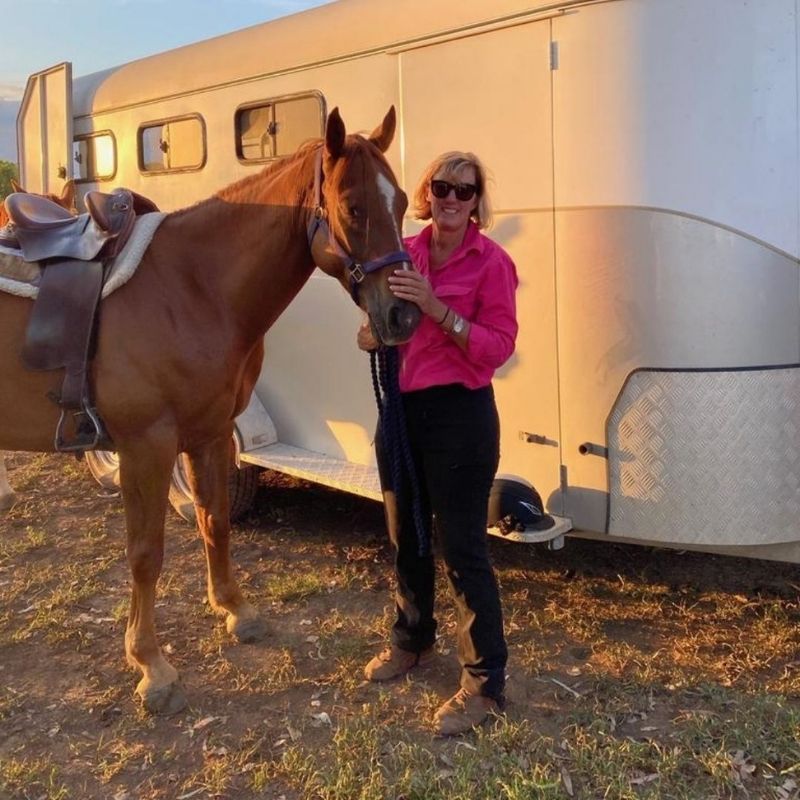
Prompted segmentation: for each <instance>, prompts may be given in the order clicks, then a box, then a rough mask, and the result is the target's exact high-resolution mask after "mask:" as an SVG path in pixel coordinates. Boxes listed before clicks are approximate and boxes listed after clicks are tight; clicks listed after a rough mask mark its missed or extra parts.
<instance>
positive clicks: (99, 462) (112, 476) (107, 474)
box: [83, 450, 119, 489]
mask: <svg viewBox="0 0 800 800" xmlns="http://www.w3.org/2000/svg"><path fill="white" fill-rule="evenodd" d="M83 455H84V458H85V459H86V466H87V467H89V472H91V473H92V477H93V478H94V479H95V480H96V481H97V482H98V483H99V484H100V485H101V486H102V487H103V488H104V489H119V458H118V457H117V454H116V453H112V452H111V451H110V450H89V451H87V452H86V453H84V454H83Z"/></svg>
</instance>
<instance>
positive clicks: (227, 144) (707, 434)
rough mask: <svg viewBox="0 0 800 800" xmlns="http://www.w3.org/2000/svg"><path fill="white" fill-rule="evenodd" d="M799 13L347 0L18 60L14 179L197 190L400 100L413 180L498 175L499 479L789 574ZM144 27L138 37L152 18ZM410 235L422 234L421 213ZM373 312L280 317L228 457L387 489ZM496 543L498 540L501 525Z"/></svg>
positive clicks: (637, 0) (319, 306) (797, 489)
mask: <svg viewBox="0 0 800 800" xmlns="http://www.w3.org/2000/svg"><path fill="white" fill-rule="evenodd" d="M799 12H800V0H562V2H560V3H555V2H548V0H495V2H493V3H485V2H483V1H482V0H437V2H430V1H429V0H401V1H400V2H397V1H396V0H339V2H334V3H332V4H330V5H325V6H322V7H319V8H316V9H314V10H311V11H306V12H303V13H299V14H295V15H292V16H289V17H285V18H282V19H278V20H275V21H272V22H268V23H264V24H261V25H256V26H253V27H250V28H247V29H244V30H241V31H238V32H235V33H231V34H227V35H224V36H219V37H216V38H213V39H209V40H207V41H202V42H198V43H196V44H192V45H189V46H186V47H181V48H178V49H175V50H171V51H168V52H165V53H161V54H159V55H155V56H152V57H148V58H144V59H140V60H137V61H133V62H131V63H127V64H122V65H120V66H118V67H114V68H112V69H108V70H105V71H102V72H98V73H95V74H92V75H87V76H83V77H77V78H75V79H73V78H72V75H71V67H70V64H69V63H62V64H59V65H58V66H55V67H53V68H51V69H47V70H44V71H42V72H39V73H36V74H34V75H32V76H31V77H30V79H29V81H28V85H27V88H26V91H25V95H24V99H23V102H22V105H21V109H20V113H19V117H18V147H19V167H20V171H21V178H22V183H23V185H25V187H26V188H27V189H28V190H31V191H37V192H60V191H61V189H62V187H63V184H64V181H65V180H68V179H70V178H74V179H75V180H76V182H77V185H78V188H79V195H82V194H84V193H85V192H86V191H88V190H90V189H100V190H105V191H108V190H110V189H111V188H114V187H117V186H125V187H127V188H129V189H132V190H134V191H136V192H139V193H141V194H143V195H146V196H148V197H150V198H152V199H153V200H154V201H155V202H156V203H157V204H158V205H159V206H160V207H161V208H162V209H164V210H172V209H176V208H179V207H182V206H185V205H188V204H191V203H193V202H195V201H197V200H199V199H201V198H203V197H205V196H208V195H210V194H211V193H212V192H213V191H215V190H217V189H219V188H221V187H222V186H223V185H226V184H228V183H231V182H232V181H234V180H236V179H239V178H241V177H243V176H246V175H248V174H250V173H251V172H253V171H255V170H259V169H261V168H262V167H263V166H264V164H267V163H270V161H271V160H273V159H275V158H279V157H281V156H283V155H285V154H289V153H291V152H293V151H294V150H296V148H297V147H298V146H299V145H300V144H301V143H302V142H304V141H305V140H307V139H309V138H312V137H315V136H320V135H321V133H322V130H323V128H322V126H323V123H324V120H325V117H326V113H327V111H328V110H330V109H332V108H333V107H334V106H339V107H341V108H342V110H343V113H344V114H345V115H346V117H347V120H348V122H349V125H350V127H351V129H353V128H355V129H358V128H368V127H369V126H371V125H373V124H374V121H375V120H376V119H380V118H381V117H382V115H383V114H384V113H385V112H386V109H387V108H388V107H389V106H390V105H394V106H395V107H396V109H397V111H398V135H397V137H396V138H395V143H394V144H393V145H392V147H391V149H390V151H389V152H388V154H387V155H388V158H389V161H390V163H391V165H392V167H393V169H394V170H395V173H396V175H397V176H398V180H399V181H400V183H401V185H403V186H404V187H405V189H406V191H407V192H409V193H410V192H411V190H412V189H413V187H414V184H415V181H416V180H417V178H418V176H419V175H420V174H421V172H422V170H423V168H424V167H425V166H426V165H427V163H429V162H430V160H431V159H432V158H433V157H434V156H436V155H438V154H439V153H441V152H443V151H445V150H453V149H461V150H471V151H474V152H475V153H477V154H478V155H479V156H480V157H481V158H482V159H483V160H484V161H485V162H486V164H487V165H488V167H489V169H490V171H491V173H492V174H493V183H492V185H491V191H492V199H493V203H494V206H495V226H494V228H493V229H492V230H491V231H490V235H491V236H492V237H494V238H495V239H496V240H497V241H499V242H501V243H502V245H503V246H504V247H505V248H506V249H507V250H508V252H509V253H510V254H511V256H512V257H513V259H514V261H515V263H516V264H517V268H518V270H519V276H520V287H519V292H518V312H519V321H520V331H519V338H518V344H517V351H516V353H515V355H514V356H513V357H512V359H511V360H510V362H509V363H508V364H506V365H505V366H504V367H503V369H501V370H500V371H499V372H498V374H497V376H496V379H495V391H496V395H497V400H498V406H499V409H500V414H501V427H502V442H501V451H502V456H501V465H500V474H502V475H503V476H505V477H506V478H507V479H509V478H510V479H511V481H512V482H513V481H519V482H520V483H522V484H532V485H533V486H535V487H536V489H537V490H538V492H539V493H540V495H541V496H542V498H543V499H544V504H545V506H546V509H547V511H548V512H549V514H550V515H552V516H553V518H554V519H555V524H554V525H552V526H551V527H550V528H549V529H547V530H542V531H538V530H527V531H525V532H522V533H519V532H512V533H511V534H509V536H510V538H512V539H518V540H523V541H545V540H553V541H554V542H555V545H554V546H558V545H559V544H560V541H561V537H562V535H563V534H564V532H565V531H567V530H570V531H571V533H572V534H573V535H577V536H584V537H592V538H601V539H604V540H607V541H611V542H633V543H640V544H651V545H658V546H664V547H673V548H680V549H693V550H702V551H708V552H724V553H729V554H736V555H746V556H752V557H759V558H771V559H777V560H784V561H793V562H798V561H800V405H798V397H800V275H799V273H798V265H799V262H798V255H799V254H800V164H799V163H798V162H799V161H800V132H799V131H800V128H799V126H798V119H799V118H798V103H799V102H800V101H799V99H798V98H799V97H800V94H799V93H798V92H799V89H800V87H799V86H798V72H799V63H798V49H799V48H800V23H798V15H799ZM142 35H146V33H144V32H143V33H142ZM406 223H407V225H406V232H407V233H410V232H413V231H415V230H418V229H419V224H418V223H417V222H416V221H414V220H413V219H411V218H410V217H409V218H408V219H407V220H406ZM360 322H361V313H360V312H359V311H358V309H356V307H355V306H354V305H353V304H352V302H351V301H350V299H349V298H348V297H347V296H346V295H345V293H344V292H343V291H341V289H340V288H339V287H338V285H337V284H336V283H335V282H334V281H333V280H331V279H330V278H328V277H326V276H324V275H322V274H321V273H320V272H319V271H317V273H316V274H315V276H314V277H313V278H312V279H311V280H310V281H309V283H308V284H307V285H306V287H305V288H304V289H303V290H302V292H301V294H300V295H299V296H298V298H297V299H296V300H295V301H294V302H293V303H292V305H291V306H290V307H289V309H288V310H287V311H286V312H285V313H284V315H283V316H282V317H281V318H280V320H279V321H278V322H277V323H276V324H275V325H274V327H273V328H272V329H271V330H270V331H269V333H268V334H267V337H266V342H265V352H266V355H265V359H264V363H263V368H262V372H261V376H260V379H259V381H258V384H257V387H256V390H255V393H254V397H253V400H252V402H251V404H250V407H249V408H248V409H247V411H246V412H245V413H244V414H243V415H242V416H241V417H239V419H238V420H237V441H238V445H239V452H238V458H239V460H240V462H241V463H243V464H253V465H258V466H262V467H269V468H272V469H276V470H282V471H285V472H289V473H291V474H294V475H299V476H301V477H304V478H308V479H311V480H315V481H318V482H321V483H324V484H328V485H331V486H335V487H338V488H341V489H345V490H348V491H351V492H356V493H358V494H363V495H365V496H368V497H373V498H375V499H380V491H379V487H378V482H377V471H376V469H375V466H374V461H373V448H372V445H371V441H372V438H373V431H374V427H375V419H376V410H375V403H374V398H373V396H372V391H371V388H370V376H369V367H368V359H367V358H366V356H365V354H364V353H361V352H360V351H358V349H357V348H356V345H355V334H356V330H357V328H358V326H359V324H360ZM495 532H496V531H495Z"/></svg>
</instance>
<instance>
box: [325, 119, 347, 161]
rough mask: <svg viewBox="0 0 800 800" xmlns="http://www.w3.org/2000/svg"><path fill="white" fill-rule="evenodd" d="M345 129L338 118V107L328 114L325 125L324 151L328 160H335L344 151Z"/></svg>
mask: <svg viewBox="0 0 800 800" xmlns="http://www.w3.org/2000/svg"><path fill="white" fill-rule="evenodd" d="M344 138H345V129H344V122H342V118H341V117H340V116H339V107H338V106H337V107H336V108H334V109H333V111H331V113H330V114H328V122H327V124H326V125H325V150H326V152H327V154H328V156H330V158H332V159H334V160H336V159H337V158H339V156H340V155H341V154H342V152H343V151H344Z"/></svg>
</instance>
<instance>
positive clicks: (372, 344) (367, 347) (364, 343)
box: [356, 319, 378, 353]
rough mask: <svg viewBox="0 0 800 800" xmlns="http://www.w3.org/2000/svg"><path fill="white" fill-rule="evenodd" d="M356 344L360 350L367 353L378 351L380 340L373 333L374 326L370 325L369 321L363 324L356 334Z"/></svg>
mask: <svg viewBox="0 0 800 800" xmlns="http://www.w3.org/2000/svg"><path fill="white" fill-rule="evenodd" d="M356 342H357V343H358V346H359V348H360V349H361V350H364V351H365V352H367V353H369V352H371V351H372V350H377V349H378V340H377V339H376V338H375V335H374V334H373V333H372V326H371V325H370V324H369V320H368V319H366V320H364V322H362V323H361V327H360V328H359V329H358V333H357V334H356Z"/></svg>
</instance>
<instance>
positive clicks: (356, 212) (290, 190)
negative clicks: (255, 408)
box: [0, 108, 420, 714]
mask: <svg viewBox="0 0 800 800" xmlns="http://www.w3.org/2000/svg"><path fill="white" fill-rule="evenodd" d="M394 130H395V113H394V108H391V109H390V110H389V112H388V113H387V115H386V117H385V118H384V120H383V122H382V123H381V125H379V126H378V127H377V128H376V129H375V130H374V131H373V133H372V134H371V135H370V136H369V137H368V138H367V137H362V136H359V135H347V134H346V132H345V126H344V123H343V122H342V120H341V117H340V116H339V112H338V110H337V109H334V110H333V111H332V112H331V114H330V115H329V116H328V119H327V122H326V128H325V136H324V138H323V139H322V140H321V141H317V142H311V143H309V144H308V145H306V146H304V147H303V148H301V150H300V151H299V152H298V153H296V154H295V155H293V156H289V157H287V158H286V159H283V160H282V161H279V162H277V163H276V164H274V165H270V166H267V167H266V168H265V169H264V170H263V171H261V172H259V173H258V174H255V175H252V176H250V177H247V178H245V179H243V180H241V181H239V182H237V183H234V184H232V185H231V186H229V187H227V188H225V189H223V190H222V191H220V192H218V193H217V194H216V195H214V196H213V197H211V198H210V199H208V200H205V201H203V202H201V203H199V204H197V205H195V206H192V207H191V208H188V209H184V210H182V211H177V212H174V213H171V214H168V215H167V216H166V217H165V218H164V220H163V222H162V223H161V225H160V226H159V227H158V229H157V230H156V233H155V235H154V237H153V240H152V242H151V243H150V245H149V247H148V248H147V250H146V252H145V255H144V257H143V259H142V262H141V264H140V265H139V268H138V270H137V271H136V273H135V274H134V275H133V277H132V278H131V279H130V280H129V281H128V282H127V283H126V284H124V285H123V286H122V287H121V288H119V289H118V290H117V291H115V292H114V293H112V294H110V295H109V296H108V297H107V298H106V299H104V300H103V303H102V307H101V314H100V324H99V332H98V343H97V354H96V357H95V360H94V362H93V369H92V379H93V386H94V396H95V401H96V407H97V409H98V411H99V413H100V415H101V417H102V418H103V420H104V421H105V423H106V427H107V429H108V432H109V434H110V435H111V437H112V438H113V441H114V443H115V445H116V448H117V451H118V453H119V462H120V482H121V489H122V496H123V501H124V505H125V518H126V526H127V557H128V562H129V566H130V570H131V575H132V593H131V607H130V613H129V617H128V624H127V630H126V634H125V651H126V655H127V658H128V661H129V662H130V663H131V664H132V665H133V666H134V667H135V668H137V669H138V670H139V671H140V672H141V674H142V677H141V680H140V681H139V683H138V685H137V687H136V691H137V693H138V694H139V695H140V697H141V699H142V701H143V703H144V707H145V708H146V709H147V710H148V711H150V712H152V713H163V714H169V713H173V712H175V711H178V710H180V709H182V708H183V707H184V706H185V705H186V699H185V695H184V692H183V688H182V686H181V684H180V682H179V679H178V673H177V671H176V670H175V668H174V667H173V666H172V665H171V664H170V663H169V662H168V661H167V659H166V658H165V657H164V654H163V653H162V651H161V648H160V647H159V644H158V640H157V637H156V630H155V619H154V613H155V612H154V605H155V595H156V584H157V581H158V578H159V574H160V572H161V566H162V560H163V551H164V517H165V514H166V509H167V493H168V489H169V482H170V473H171V472H172V467H173V464H174V462H175V458H176V456H177V454H178V453H179V452H183V453H185V454H186V455H187V461H188V473H189V481H190V484H191V488H192V491H193V493H194V497H195V506H196V511H197V521H198V527H199V530H200V534H201V535H202V538H203V542H204V545H205V553H206V563H207V576H208V599H209V601H210V603H211V606H212V607H213V608H214V609H215V610H216V611H217V612H218V613H220V614H221V615H224V616H226V618H227V629H228V632H229V633H231V634H232V635H233V636H235V637H236V638H237V639H238V640H239V641H253V640H256V639H258V638H260V637H261V636H262V635H263V633H264V625H263V623H262V621H261V619H260V617H259V615H258V613H257V611H256V609H255V608H254V607H253V606H252V605H251V604H250V603H248V602H247V601H246V600H245V599H244V597H243V595H242V592H241V590H240V588H239V586H238V583H237V581H236V579H235V577H234V571H233V567H232V564H231V561H230V555H229V538H230V523H229V521H228V493H227V475H228V465H229V459H230V456H231V453H230V448H231V441H232V435H233V420H234V418H235V417H236V416H237V414H238V413H239V412H240V411H242V409H244V407H245V406H246V405H247V402H248V399H249V396H250V393H251V392H252V389H253V385H254V384H255V381H256V378H257V377H258V374H259V370H260V369H261V361H262V355H263V337H264V333H265V331H266V330H267V329H268V328H269V327H270V325H271V324H272V323H273V322H274V321H275V320H276V319H277V318H278V316H279V315H280V314H281V312H282V311H283V310H284V309H285V308H286V306H287V305H288V304H289V302H290V301H291V300H292V298H294V296H295V295H296V294H297V293H298V291H299V290H300V288H301V287H302V286H303V284H304V283H305V282H306V280H307V279H308V278H309V276H310V275H311V273H312V271H313V269H314V265H315V264H316V265H317V266H319V267H320V268H321V269H322V270H323V271H324V272H326V273H327V274H329V275H331V276H333V277H335V278H337V279H338V280H339V281H340V282H341V283H342V284H343V285H344V286H345V287H346V288H348V290H351V292H352V294H353V295H354V298H355V299H356V301H357V302H358V304H359V305H360V306H361V308H363V309H364V310H365V311H366V312H367V313H368V314H369V318H370V321H371V325H372V327H373V329H374V331H375V333H376V334H377V336H378V337H379V338H380V340H381V341H383V342H384V343H385V344H389V345H391V344H397V343H400V342H403V341H406V340H407V339H408V338H409V337H410V336H411V334H412V333H413V332H414V330H415V328H416V326H417V325H418V324H419V319H420V315H419V309H418V308H417V307H416V306H415V305H413V304H409V303H407V302H403V301H399V300H398V299H397V298H395V297H394V296H393V294H392V292H391V291H390V289H389V285H388V277H389V274H390V273H391V271H392V270H393V269H396V268H398V267H400V266H401V265H402V267H403V268H409V267H410V260H409V258H408V255H407V254H406V253H404V252H403V251H402V247H403V245H402V239H401V234H400V229H401V223H402V217H403V213H404V212H405V209H406V205H407V200H406V196H405V194H404V193H403V191H402V190H401V189H400V188H399V187H398V185H397V182H396V180H395V178H394V175H393V174H392V170H391V168H390V167H389V165H388V163H387V161H386V160H385V158H384V156H383V153H384V152H385V151H386V149H387V148H388V147H389V144H390V143H391V140H392V138H393V136H394ZM320 223H321V224H320ZM354 281H358V282H357V283H354ZM30 310H31V303H30V301H28V300H26V299H24V298H20V297H16V296H14V295H10V294H2V295H0V447H3V448H6V449H9V450H37V451H49V450H52V447H53V432H54V430H55V426H56V421H57V419H58V409H57V407H56V406H55V404H53V403H52V402H51V401H50V400H49V399H47V394H48V392H56V393H57V392H58V390H59V388H60V386H61V382H62V379H63V373H62V372H61V371H55V372H49V373H45V372H29V371H26V370H25V369H24V368H23V367H22V366H21V365H20V362H19V352H20V349H21V348H22V342H23V336H24V331H25V326H26V322H27V319H28V317H29V315H30ZM308 324H310V325H312V324H313V320H309V321H308ZM354 346H355V345H354ZM367 390H368V389H367V388H366V387H365V391H367Z"/></svg>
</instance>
